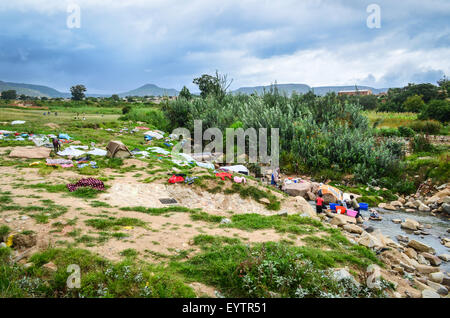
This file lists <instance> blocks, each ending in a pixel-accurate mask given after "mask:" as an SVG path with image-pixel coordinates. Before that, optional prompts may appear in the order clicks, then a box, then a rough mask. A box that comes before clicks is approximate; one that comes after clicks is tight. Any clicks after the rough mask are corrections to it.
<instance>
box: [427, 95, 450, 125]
mask: <svg viewBox="0 0 450 318" xmlns="http://www.w3.org/2000/svg"><path fill="white" fill-rule="evenodd" d="M420 119H435V120H439V121H440V122H441V123H447V122H448V121H450V102H448V101H446V100H432V101H431V102H430V103H429V104H428V105H427V106H426V107H425V109H424V110H423V111H422V113H421V114H420Z"/></svg>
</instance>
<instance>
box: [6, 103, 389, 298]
mask: <svg viewBox="0 0 450 318" xmlns="http://www.w3.org/2000/svg"><path fill="white" fill-rule="evenodd" d="M101 110H102V111H104V112H105V114H96V113H93V110H92V109H90V111H86V113H87V115H86V120H75V119H74V113H73V112H72V111H71V112H61V111H59V112H58V116H54V115H50V116H44V115H43V114H42V112H41V111H34V110H23V109H11V108H2V109H1V114H0V129H5V130H13V131H18V132H28V133H35V134H58V133H67V134H69V135H70V136H71V137H72V138H73V139H74V140H77V141H79V142H80V143H81V144H82V145H90V143H91V142H95V144H96V146H98V147H104V146H105V145H106V143H107V142H108V141H109V140H121V141H122V142H124V143H125V144H126V145H127V146H128V147H129V148H130V149H133V148H134V147H139V148H140V149H145V148H146V147H147V146H148V145H147V144H146V143H145V141H144V138H143V135H142V132H141V133H127V132H120V131H119V129H122V128H128V129H129V130H131V129H133V128H134V127H136V126H138V125H142V124H139V123H136V122H130V121H127V122H123V121H119V120H118V117H119V115H118V114H112V112H113V111H114V112H115V111H116V110H117V109H101ZM12 120H25V121H26V123H25V124H24V125H14V126H12V125H11V124H10V122H11V121H12ZM106 128H111V129H113V130H114V131H109V130H106ZM150 128H151V127H150ZM163 142H164V140H161V141H152V144H151V145H152V146H160V147H166V146H164V145H163ZM23 143H24V142H15V141H12V142H6V141H3V140H0V145H1V146H3V147H0V152H1V160H0V166H1V169H0V177H1V178H0V240H3V241H5V242H8V241H9V240H11V242H12V246H11V247H6V248H0V297H203V296H208V297H216V296H217V294H220V295H224V296H236V297H344V296H352V297H383V296H386V294H385V292H386V291H389V290H392V286H391V285H390V284H388V283H387V282H386V284H384V285H383V286H382V288H381V289H372V290H369V289H367V288H366V287H365V286H364V284H362V285H360V286H358V287H357V286H354V285H352V283H349V282H347V281H345V282H337V281H335V280H334V279H333V278H332V273H333V268H340V267H343V266H347V267H348V268H349V270H350V271H351V272H352V274H353V275H354V276H355V277H356V278H357V279H358V280H360V281H362V282H364V277H365V276H364V275H365V274H364V273H365V268H366V267H367V266H368V265H370V264H373V263H376V264H379V265H382V264H381V263H380V262H379V260H378V259H377V257H376V255H375V254H374V252H372V251H371V250H369V249H367V248H364V247H361V246H355V245H354V244H352V243H351V242H350V240H349V239H348V237H347V236H346V235H344V233H341V231H340V230H339V229H334V228H332V227H330V226H329V225H325V224H323V223H322V222H320V221H318V220H313V219H311V218H309V217H302V216H299V215H291V216H288V217H285V216H279V215H276V212H274V211H278V210H280V209H284V210H287V211H290V212H291V213H298V212H301V211H299V210H298V209H297V208H296V207H295V206H293V205H292V201H291V199H290V198H287V197H285V196H283V195H282V194H280V193H279V192H277V191H272V190H271V189H270V188H268V187H267V186H265V185H263V184H261V183H259V182H258V181H256V180H255V179H254V178H251V177H249V178H248V184H247V185H238V184H233V183H232V182H231V181H230V180H226V181H220V180H219V181H218V180H217V178H216V177H215V176H214V173H212V172H211V171H207V170H206V169H202V168H199V167H193V166H184V167H182V166H178V165H176V164H175V163H173V162H172V161H171V158H170V157H167V156H166V157H164V156H156V155H153V156H150V157H148V158H140V159H136V158H133V159H124V160H120V159H106V158H102V157H94V158H93V160H95V161H96V162H97V165H98V167H99V168H97V169H93V168H83V169H78V168H77V167H72V168H53V167H49V166H46V165H45V162H44V161H43V160H36V159H13V158H9V157H8V153H9V152H10V151H11V150H12V148H13V147H14V146H17V145H23ZM166 149H168V148H167V147H166ZM52 156H54V155H53V154H52ZM35 162H38V163H37V164H35V165H30V164H32V163H35ZM176 172H178V173H180V172H183V173H186V174H188V175H189V176H195V177H197V179H196V180H195V182H194V183H193V184H192V185H187V184H178V185H169V184H168V183H167V179H168V178H169V177H170V176H171V175H172V174H173V173H176ZM86 176H93V177H95V178H98V179H99V180H101V181H103V182H104V183H105V187H106V191H105V193H100V192H98V191H97V190H93V189H87V190H86V189H80V190H77V191H75V192H69V191H68V189H67V187H66V184H68V183H74V182H76V181H77V180H79V179H80V178H83V177H86ZM117 186H120V187H121V188H119V190H117ZM136 186H138V187H139V189H144V190H145V189H147V190H146V192H142V193H141V192H139V191H143V190H134V189H135V188H133V187H136ZM130 187H131V188H130ZM162 189H165V190H162ZM113 190H114V191H116V192H112V191H113ZM123 191H129V195H131V196H133V195H134V197H133V198H135V199H130V200H128V201H126V200H127V197H126V196H125V197H124V198H125V199H124V200H125V201H126V202H120V200H119V201H117V200H116V201H114V199H115V198H114V197H110V196H108V195H109V193H110V192H111V193H114V195H122V193H121V192H123ZM161 196H162V197H175V198H176V199H177V200H178V201H179V202H181V203H183V204H181V203H180V204H179V205H177V206H176V207H167V206H163V205H162V204H161V203H159V202H158V201H157V198H158V197H161ZM202 198H204V199H202ZM227 198H229V199H227ZM219 199H220V200H224V202H225V201H226V200H229V201H231V202H240V203H239V204H238V205H235V206H237V207H238V208H236V209H234V210H230V209H226V208H223V207H222V206H218V205H216V206H212V204H211V203H214V201H220V200H219ZM152 200H153V201H152ZM196 200H203V201H204V202H203V201H200V202H198V203H196ZM264 200H265V201H264ZM145 202H155V203H154V204H155V205H152V204H150V203H147V204H146V205H145V206H142V205H143V203H145ZM130 203H132V204H134V205H133V206H128V204H130ZM256 208H257V209H259V210H261V211H265V213H266V215H264V214H260V213H248V212H253V211H256V210H255V209H256ZM224 218H229V219H230V220H231V223H229V224H222V222H221V221H222V220H223V219H224ZM11 235H12V236H11ZM19 238H20V239H19ZM31 239H35V240H37V242H38V243H37V245H38V246H39V249H38V250H35V251H34V252H33V253H32V255H31V256H30V257H28V258H24V259H22V260H20V261H14V258H15V256H17V254H16V253H17V251H19V250H20V251H21V252H22V251H23V247H21V245H20V244H23V243H20V242H27V241H28V240H31ZM261 261H263V263H260V262H261ZM48 264H53V265H52V266H50V265H48ZM69 264H78V265H79V266H80V268H81V273H82V276H81V287H80V288H77V289H69V288H68V287H67V285H66V281H67V278H68V277H69V275H70V273H68V272H67V266H68V265H69ZM262 264H270V266H266V265H262ZM291 265H292V266H291ZM52 268H53V269H52ZM282 281H284V282H286V283H283V284H282V287H280V282H282ZM199 286H200V287H199ZM299 286H301V288H299Z"/></svg>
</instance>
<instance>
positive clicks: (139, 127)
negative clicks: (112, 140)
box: [134, 126, 150, 130]
mask: <svg viewBox="0 0 450 318" xmlns="http://www.w3.org/2000/svg"><path fill="white" fill-rule="evenodd" d="M134 129H139V130H149V129H150V128H148V127H143V126H138V127H136V128H134Z"/></svg>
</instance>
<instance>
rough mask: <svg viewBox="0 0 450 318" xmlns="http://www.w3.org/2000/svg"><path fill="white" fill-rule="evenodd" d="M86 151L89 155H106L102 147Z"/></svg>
mask: <svg viewBox="0 0 450 318" xmlns="http://www.w3.org/2000/svg"><path fill="white" fill-rule="evenodd" d="M87 153H88V154H90V155H93V156H102V157H104V156H106V153H107V151H106V150H103V149H99V148H95V149H94V150H91V151H88V152H87Z"/></svg>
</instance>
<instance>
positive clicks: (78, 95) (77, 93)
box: [70, 85, 86, 100]
mask: <svg viewBox="0 0 450 318" xmlns="http://www.w3.org/2000/svg"><path fill="white" fill-rule="evenodd" d="M85 91H86V87H84V85H75V86H72V87H71V88H70V92H71V93H72V100H83V99H84V98H85V97H86V96H85V95H84V92H85Z"/></svg>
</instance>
